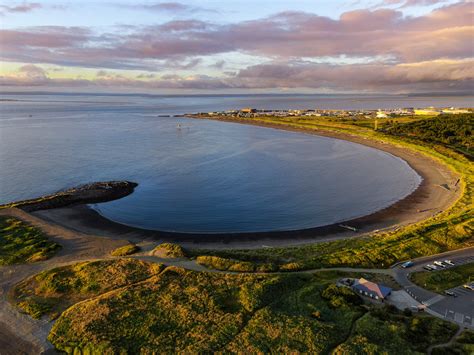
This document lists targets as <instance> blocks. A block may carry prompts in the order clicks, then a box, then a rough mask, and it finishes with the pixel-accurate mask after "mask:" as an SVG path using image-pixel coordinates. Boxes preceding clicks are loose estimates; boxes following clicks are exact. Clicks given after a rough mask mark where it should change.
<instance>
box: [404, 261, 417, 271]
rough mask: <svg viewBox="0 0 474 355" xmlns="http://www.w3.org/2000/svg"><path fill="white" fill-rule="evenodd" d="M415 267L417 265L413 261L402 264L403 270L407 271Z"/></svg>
mask: <svg viewBox="0 0 474 355" xmlns="http://www.w3.org/2000/svg"><path fill="white" fill-rule="evenodd" d="M413 265H415V263H414V262H413V261H407V262H404V263H403V264H402V268H404V269H407V268H409V267H412V266H413Z"/></svg>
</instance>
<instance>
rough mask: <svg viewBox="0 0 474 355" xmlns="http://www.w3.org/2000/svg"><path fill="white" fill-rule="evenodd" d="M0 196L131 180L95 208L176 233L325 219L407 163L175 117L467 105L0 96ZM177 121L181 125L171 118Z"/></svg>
mask: <svg viewBox="0 0 474 355" xmlns="http://www.w3.org/2000/svg"><path fill="white" fill-rule="evenodd" d="M0 98H1V99H2V101H1V102H0V203H6V202H10V201H14V200H19V199H26V198H33V197H37V196H40V195H44V194H49V193H53V192H55V191H58V190H61V189H65V188H68V187H73V186H76V185H80V184H84V183H88V182H93V181H103V180H130V181H135V182H137V183H138V184H139V186H138V187H137V189H136V191H135V192H134V193H133V194H131V195H129V196H127V197H125V198H123V199H120V200H116V201H112V202H108V203H103V204H98V205H95V206H93V208H95V209H96V210H98V211H99V212H100V213H101V214H102V215H104V216H105V217H107V218H110V219H111V220H114V221H117V222H120V223H124V224H127V225H130V226H137V227H142V228H147V229H157V230H167V231H179V232H206V233H218V232H252V231H254V232H256V231H270V230H271V231H274V230H293V229H301V228H309V227H317V226H323V225H327V224H332V223H336V222H339V221H343V220H348V219H351V218H355V217H360V216H363V215H367V214H369V213H372V212H375V211H377V210H379V209H382V208H384V207H387V206H389V205H391V204H392V203H394V202H395V201H397V200H399V199H401V198H403V197H405V196H407V195H408V194H410V193H411V192H412V191H413V190H414V189H415V188H416V186H418V184H419V183H420V179H421V178H420V177H419V176H418V175H417V174H416V172H415V171H413V170H412V169H411V168H410V167H409V166H408V164H406V163H405V162H404V161H403V160H401V159H399V158H397V157H394V156H392V155H390V154H388V153H385V152H382V151H379V150H376V149H373V148H369V147H366V146H362V145H359V144H355V143H350V142H346V141H342V140H337V139H332V138H325V137H317V136H311V135H306V134H302V133H295V132H285V131H279V130H275V129H270V128H262V127H255V126H246V125H239V124H235V123H226V122H216V121H210V120H193V119H187V118H183V117H159V116H161V115H181V114H184V113H188V112H201V111H204V112H207V111H214V110H225V109H235V108H241V107H244V106H251V107H255V108H261V109H285V108H328V109H329V108H343V109H358V108H367V109H374V108H395V107H423V106H430V105H435V106H469V104H468V101H469V100H470V99H472V98H465V97H464V98H463V97H459V98H457V97H444V98H443V97H401V96H394V97H386V96H384V97H382V96H373V97H368V96H348V95H345V96H338V95H326V96H321V95H319V96H314V95H313V96H311V95H284V96H282V95H262V96H255V95H254V96H251V95H250V96H249V95H240V96H239V95H233V96H158V95H104V94H101V95H99V94H95V95H89V94H80V95H78V94H41V95H40V94H13V93H11V94H6V93H3V94H1V96H0ZM178 125H179V127H178Z"/></svg>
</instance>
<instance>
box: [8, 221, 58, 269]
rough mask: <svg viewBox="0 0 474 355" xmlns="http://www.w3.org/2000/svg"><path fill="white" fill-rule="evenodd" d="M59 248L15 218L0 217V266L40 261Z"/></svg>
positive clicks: (36, 230)
mask: <svg viewBox="0 0 474 355" xmlns="http://www.w3.org/2000/svg"><path fill="white" fill-rule="evenodd" d="M59 249H61V246H60V245H59V244H57V243H55V242H53V241H51V240H49V239H48V238H47V237H46V236H45V235H44V233H42V232H41V231H40V230H39V229H37V228H34V227H32V226H30V225H28V224H26V223H24V222H22V221H20V220H18V219H16V218H10V217H0V266H1V265H12V264H20V263H29V262H36V261H42V260H46V259H48V258H50V257H51V256H53V255H54V254H55V253H56V252H57V251H58V250H59Z"/></svg>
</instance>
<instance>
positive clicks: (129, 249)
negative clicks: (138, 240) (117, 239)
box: [110, 243, 140, 256]
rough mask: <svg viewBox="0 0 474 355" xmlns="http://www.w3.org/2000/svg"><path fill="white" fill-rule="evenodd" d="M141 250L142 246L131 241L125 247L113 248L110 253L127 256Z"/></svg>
mask: <svg viewBox="0 0 474 355" xmlns="http://www.w3.org/2000/svg"><path fill="white" fill-rule="evenodd" d="M139 251H140V247H139V246H138V245H136V244H133V243H130V244H127V245H124V246H123V247H119V248H117V249H114V250H112V252H111V253H110V255H112V256H127V255H132V254H135V253H138V252H139Z"/></svg>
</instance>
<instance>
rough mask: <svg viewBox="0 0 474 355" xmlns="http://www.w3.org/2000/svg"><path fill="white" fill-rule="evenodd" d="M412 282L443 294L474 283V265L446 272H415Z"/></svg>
mask: <svg viewBox="0 0 474 355" xmlns="http://www.w3.org/2000/svg"><path fill="white" fill-rule="evenodd" d="M411 280H412V281H413V282H414V283H416V284H417V285H419V286H421V287H423V288H426V289H428V290H431V291H434V292H440V293H441V292H443V291H444V290H448V289H450V288H453V287H456V286H460V285H462V284H464V283H467V282H469V281H474V263H470V264H465V265H459V266H455V267H452V268H449V269H446V270H439V271H431V272H430V271H420V272H415V273H413V274H411ZM473 293H474V292H473Z"/></svg>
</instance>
